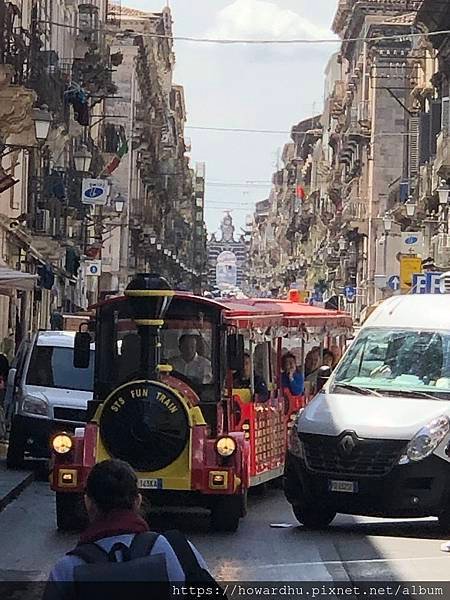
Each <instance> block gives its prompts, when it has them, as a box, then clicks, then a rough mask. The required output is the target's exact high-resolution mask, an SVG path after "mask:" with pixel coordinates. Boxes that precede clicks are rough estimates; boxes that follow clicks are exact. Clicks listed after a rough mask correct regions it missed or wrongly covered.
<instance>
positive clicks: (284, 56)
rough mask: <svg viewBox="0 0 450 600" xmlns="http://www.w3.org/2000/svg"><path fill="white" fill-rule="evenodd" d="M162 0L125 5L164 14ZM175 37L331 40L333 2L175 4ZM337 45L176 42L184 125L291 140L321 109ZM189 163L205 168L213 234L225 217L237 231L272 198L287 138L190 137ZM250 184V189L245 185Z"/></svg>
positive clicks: (190, 0)
mask: <svg viewBox="0 0 450 600" xmlns="http://www.w3.org/2000/svg"><path fill="white" fill-rule="evenodd" d="M165 4H166V0H122V5H126V6H130V7H133V8H138V9H141V10H144V11H159V10H161V9H162V8H163V6H165ZM169 4H170V7H171V9H172V13H173V20H174V35H175V36H177V35H178V36H193V37H214V38H234V39H236V38H239V39H242V38H245V39H280V40H281V39H290V38H327V39H329V38H333V37H334V36H333V35H332V34H331V32H330V25H331V22H332V20H333V16H334V14H335V11H336V6H337V0H315V1H312V0H171V1H170V3H169ZM337 48H338V45H334V44H324V45H307V46H305V45H293V46H248V45H247V46H242V45H239V46H229V45H228V46H227V45H225V46H224V45H210V44H195V43H191V42H185V41H177V42H176V44H175V53H176V70H175V82H176V83H178V84H181V85H183V86H184V88H185V94H186V106H187V112H188V123H187V125H188V126H191V127H224V128H238V129H258V130H267V129H269V130H276V131H282V132H289V131H290V129H291V127H292V126H293V125H294V124H296V123H298V122H299V121H301V120H302V119H305V118H307V117H309V116H311V115H312V114H320V112H321V110H322V107H323V86H324V70H325V67H326V64H327V62H328V60H329V58H330V56H331V55H332V53H333V52H334V51H336V49H337ZM186 136H187V137H188V138H190V139H191V141H192V152H191V157H192V161H193V163H195V162H205V163H206V178H207V185H206V201H205V217H206V222H207V226H208V231H209V232H210V233H212V232H215V231H217V230H218V229H219V225H220V221H221V219H222V218H223V215H224V213H225V211H226V210H227V209H230V211H231V214H232V216H233V219H234V222H235V226H236V233H239V232H240V228H241V227H243V226H244V224H245V219H246V216H247V215H249V214H251V213H252V212H253V210H254V205H255V202H257V201H259V200H263V199H264V198H266V197H267V196H268V193H269V191H270V181H271V177H272V173H273V172H274V171H275V170H276V168H277V163H278V164H280V163H279V160H280V155H281V151H282V148H283V146H284V144H285V143H287V142H289V141H290V138H289V133H281V134H261V133H237V132H215V131H200V130H196V129H187V130H186ZM249 182H251V183H250V184H249Z"/></svg>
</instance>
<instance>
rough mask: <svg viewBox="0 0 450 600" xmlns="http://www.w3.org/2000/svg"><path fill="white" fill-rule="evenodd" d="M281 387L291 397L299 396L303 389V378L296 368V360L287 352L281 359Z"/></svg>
mask: <svg viewBox="0 0 450 600" xmlns="http://www.w3.org/2000/svg"><path fill="white" fill-rule="evenodd" d="M281 368H282V371H283V372H282V374H281V386H282V388H284V389H288V390H289V391H290V392H291V394H292V395H293V396H301V395H302V394H303V392H304V389H305V378H304V377H303V374H302V373H301V372H300V371H299V369H298V367H297V359H296V358H295V356H294V355H293V354H291V352H288V353H287V354H285V355H284V356H283V358H282V359H281Z"/></svg>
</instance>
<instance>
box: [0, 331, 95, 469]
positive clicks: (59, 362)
mask: <svg viewBox="0 0 450 600" xmlns="http://www.w3.org/2000/svg"><path fill="white" fill-rule="evenodd" d="M74 341H75V332H73V331H40V332H38V333H36V334H35V335H33V336H32V338H31V339H29V340H25V341H24V342H23V343H22V345H21V347H20V348H19V351H18V353H17V356H16V359H15V361H14V363H13V365H12V368H11V370H10V373H9V376H8V385H7V390H6V400H5V403H6V415H7V420H8V421H9V423H10V433H9V446H8V453H7V466H8V467H9V468H19V467H21V466H22V465H23V462H24V458H25V456H30V457H34V458H45V457H47V456H48V455H49V439H50V437H51V435H52V433H54V432H56V431H61V430H68V431H70V430H73V429H75V427H77V426H78V427H79V426H80V425H81V424H83V423H85V422H86V417H87V403H88V401H89V400H91V399H92V390H93V383H94V346H93V345H92V346H91V359H90V365H89V368H88V369H76V368H75V367H74V366H73V346H74Z"/></svg>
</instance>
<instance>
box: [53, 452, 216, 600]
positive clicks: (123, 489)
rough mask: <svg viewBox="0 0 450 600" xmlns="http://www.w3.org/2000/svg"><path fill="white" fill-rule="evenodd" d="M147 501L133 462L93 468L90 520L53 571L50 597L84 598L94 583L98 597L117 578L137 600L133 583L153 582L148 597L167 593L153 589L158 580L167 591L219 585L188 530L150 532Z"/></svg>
mask: <svg viewBox="0 0 450 600" xmlns="http://www.w3.org/2000/svg"><path fill="white" fill-rule="evenodd" d="M141 501H142V497H141V495H140V493H139V490H138V481H137V478H136V475H135V473H134V471H133V470H132V469H131V467H130V466H129V465H128V464H127V463H125V462H123V461H120V460H107V461H104V462H101V463H98V464H96V465H95V466H94V467H93V469H92V470H91V472H90V474H89V477H88V480H87V484H86V491H85V505H86V511H87V515H88V518H89V523H90V524H89V526H88V527H87V529H86V531H85V532H84V533H83V534H82V535H81V538H80V542H79V543H78V545H77V546H76V548H74V550H72V551H71V552H69V553H68V554H66V556H64V557H63V558H62V559H61V560H60V561H59V562H58V563H57V564H56V565H55V566H54V568H53V569H52V571H51V573H50V577H49V580H48V583H47V587H46V590H45V592H44V600H66V599H67V600H69V599H70V600H84V599H85V598H86V597H87V593H86V591H87V590H89V589H91V591H92V588H89V585H90V584H95V586H97V587H96V591H95V597H96V598H98V597H100V595H101V594H100V592H106V588H107V587H108V590H110V588H111V584H112V583H114V582H116V586H117V584H127V587H126V588H123V586H122V592H123V589H128V590H129V591H130V597H133V600H134V598H135V597H137V595H136V594H135V593H134V590H133V584H140V586H144V587H145V586H147V590H150V593H148V592H147V594H146V597H147V598H152V597H155V598H161V597H162V594H161V592H160V588H159V593H155V594H154V595H153V594H152V593H151V589H152V587H151V586H152V584H153V585H154V588H153V589H154V590H155V586H156V585H157V584H159V585H163V584H165V589H166V590H168V589H169V584H177V585H183V584H189V583H192V584H193V585H196V584H197V585H208V586H215V587H217V583H216V582H215V580H214V579H213V577H212V576H211V575H210V574H209V572H208V571H207V567H206V564H205V562H204V560H203V558H202V556H201V555H200V553H199V552H198V551H197V550H196V548H195V547H194V546H193V545H192V544H191V543H190V542H188V540H187V539H186V538H185V537H184V536H183V535H182V534H180V533H179V532H169V533H166V534H164V535H159V534H157V533H155V532H151V531H149V528H148V525H147V523H146V521H145V520H144V519H143V518H142V517H141V516H140V514H139V509H140V505H141ZM107 584H110V585H109V586H107ZM119 588H120V586H119ZM116 591H117V587H116ZM109 593H110V591H108V594H109ZM91 597H92V595H89V598H91ZM109 597H110V596H109Z"/></svg>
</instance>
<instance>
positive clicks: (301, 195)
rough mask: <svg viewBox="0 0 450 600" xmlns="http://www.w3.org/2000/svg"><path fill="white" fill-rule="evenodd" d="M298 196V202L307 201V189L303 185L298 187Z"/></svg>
mask: <svg viewBox="0 0 450 600" xmlns="http://www.w3.org/2000/svg"><path fill="white" fill-rule="evenodd" d="M296 195H297V199H298V200H302V201H303V200H304V199H305V196H306V194H305V188H304V187H303V186H302V185H298V186H297V190H296Z"/></svg>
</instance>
